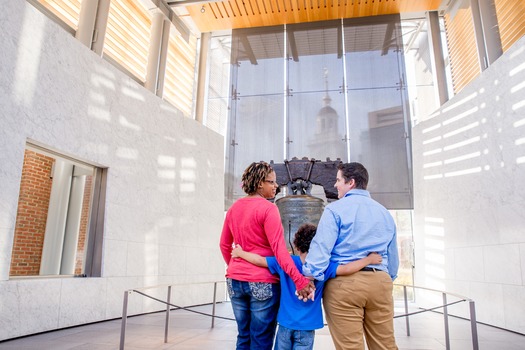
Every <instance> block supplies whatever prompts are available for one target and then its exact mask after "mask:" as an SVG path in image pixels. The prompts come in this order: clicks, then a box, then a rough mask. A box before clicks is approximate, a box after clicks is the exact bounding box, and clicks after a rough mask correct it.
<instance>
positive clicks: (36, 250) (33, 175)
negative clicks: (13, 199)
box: [9, 150, 55, 276]
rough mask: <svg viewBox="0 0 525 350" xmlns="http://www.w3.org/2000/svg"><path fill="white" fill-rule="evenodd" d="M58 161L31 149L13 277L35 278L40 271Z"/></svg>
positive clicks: (26, 160)
mask: <svg viewBox="0 0 525 350" xmlns="http://www.w3.org/2000/svg"><path fill="white" fill-rule="evenodd" d="M54 161H55V160H54V159H53V158H51V157H47V156H45V155H42V154H38V153H36V152H33V151H30V150H26V152H25V155H24V166H23V168H22V181H21V184H20V195H19V198H18V211H17V215H16V224H15V237H14V243H13V254H12V258H11V270H10V273H9V274H10V275H11V276H34V275H38V273H39V271H40V259H41V257H42V247H43V244H44V234H45V232H46V221H47V211H48V207H49V197H50V195H51V184H52V179H51V168H52V165H53V162H54Z"/></svg>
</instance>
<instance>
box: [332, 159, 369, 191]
mask: <svg viewBox="0 0 525 350" xmlns="http://www.w3.org/2000/svg"><path fill="white" fill-rule="evenodd" d="M337 169H338V170H341V173H342V174H343V178H344V179H345V183H347V182H348V181H350V180H352V179H354V180H355V188H358V189H361V190H366V186H368V171H367V170H366V168H365V167H364V166H363V164H361V163H357V162H353V163H342V164H339V165H338V166H337Z"/></svg>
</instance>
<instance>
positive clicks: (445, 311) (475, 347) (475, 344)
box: [119, 281, 479, 350]
mask: <svg viewBox="0 0 525 350" xmlns="http://www.w3.org/2000/svg"><path fill="white" fill-rule="evenodd" d="M225 282H226V281H215V282H201V283H192V284H191V285H197V284H211V283H213V302H212V313H211V315H210V314H207V313H204V312H199V311H195V310H191V309H190V308H189V307H182V306H178V305H174V304H172V303H171V290H172V288H171V287H173V286H181V285H175V284H172V285H157V286H151V287H145V288H137V289H129V290H126V291H124V301H123V306H122V325H121V329H120V347H119V349H120V350H124V344H125V341H126V325H127V319H128V300H129V295H131V293H137V294H139V295H142V296H144V297H146V298H149V299H152V300H156V301H158V302H160V303H162V304H165V305H166V321H165V323H164V343H167V342H168V332H169V323H170V311H171V310H172V308H173V310H180V309H182V310H186V311H189V312H193V313H197V314H201V315H204V316H209V317H211V328H214V327H215V319H216V318H219V319H225V320H231V321H235V319H233V318H229V317H222V316H217V315H215V306H216V304H217V284H218V283H225ZM394 286H397V287H402V288H403V296H404V306H405V313H404V314H402V315H396V316H394V318H400V317H405V320H406V330H407V336H410V316H413V315H416V314H420V313H424V312H429V311H435V310H438V309H441V308H442V309H443V321H444V326H445V346H446V349H447V350H450V332H449V323H448V317H449V315H448V307H449V306H451V305H454V304H458V303H462V302H468V303H469V309H470V328H471V334H472V349H473V350H479V343H478V330H477V322H476V306H475V303H474V301H473V300H472V299H469V298H467V297H464V296H462V295H459V294H454V293H448V292H444V291H441V290H437V289H431V288H425V287H418V286H407V285H404V284H394ZM158 288H167V296H166V300H165V301H164V300H161V299H159V298H156V297H153V296H151V295H148V294H146V293H145V292H144V291H146V290H150V289H158ZM407 288H414V289H423V290H427V291H431V292H436V293H441V294H442V297H443V305H439V306H435V307H432V308H429V309H420V310H419V311H414V312H408V292H407ZM447 295H448V296H454V297H456V298H458V299H459V300H456V301H454V302H448V300H447Z"/></svg>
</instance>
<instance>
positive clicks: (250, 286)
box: [220, 162, 313, 350]
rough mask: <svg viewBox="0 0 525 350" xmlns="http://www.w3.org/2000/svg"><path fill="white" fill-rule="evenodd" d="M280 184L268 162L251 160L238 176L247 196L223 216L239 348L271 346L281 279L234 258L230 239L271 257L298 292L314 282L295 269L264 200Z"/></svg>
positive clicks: (224, 250)
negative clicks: (240, 176) (273, 257)
mask: <svg viewBox="0 0 525 350" xmlns="http://www.w3.org/2000/svg"><path fill="white" fill-rule="evenodd" d="M278 186H279V185H278V184H277V183H276V174H275V172H274V171H273V169H272V167H271V166H270V165H269V164H268V163H266V162H258V163H255V162H254V163H252V164H250V166H248V168H246V170H245V171H244V174H243V175H242V188H243V190H244V192H246V194H247V196H246V197H243V198H241V199H239V200H237V201H236V202H235V203H234V204H233V205H232V206H231V207H230V209H229V210H228V212H227V213H226V219H225V220H224V226H223V229H222V234H221V241H220V248H221V252H222V256H223V257H224V261H225V262H226V264H227V265H228V268H227V271H226V278H227V285H228V293H229V294H230V298H231V303H232V307H233V312H234V315H235V320H236V321H237V328H238V335H237V349H258V350H264V349H268V350H270V349H271V348H272V345H273V338H274V334H275V328H276V318H277V311H278V309H279V299H280V287H279V278H278V277H277V276H275V275H272V274H271V273H270V271H269V270H268V268H265V267H258V266H255V265H252V264H250V263H249V262H247V261H246V260H243V259H239V258H233V259H232V258H231V252H232V249H233V248H232V245H233V244H240V245H241V246H242V247H243V249H244V250H246V251H249V252H252V253H256V254H259V255H261V256H275V257H276V258H277V261H278V262H279V265H280V266H281V267H282V268H283V270H284V271H286V273H287V274H288V275H289V276H290V277H291V278H292V279H293V281H294V283H295V286H296V288H297V290H298V291H299V293H300V294H301V295H306V294H310V292H311V291H313V283H311V282H310V281H309V280H308V279H307V278H305V277H304V276H303V275H302V274H301V273H300V272H299V270H297V268H296V267H295V264H294V262H293V260H292V258H291V257H290V254H289V253H288V251H287V249H286V243H285V241H284V235H283V227H282V224H281V216H280V214H279V210H278V209H277V206H276V205H275V204H273V203H271V202H270V201H268V199H271V198H274V197H275V194H276V190H277V188H278Z"/></svg>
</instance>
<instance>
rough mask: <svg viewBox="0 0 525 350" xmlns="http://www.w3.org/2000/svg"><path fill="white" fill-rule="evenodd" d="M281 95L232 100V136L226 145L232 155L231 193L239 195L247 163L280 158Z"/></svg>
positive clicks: (235, 197)
mask: <svg viewBox="0 0 525 350" xmlns="http://www.w3.org/2000/svg"><path fill="white" fill-rule="evenodd" d="M283 108H284V96H283V95H265V96H252V97H242V98H240V99H239V100H238V101H237V103H236V107H235V109H236V118H235V139H234V140H232V141H233V145H232V144H230V146H229V147H230V156H231V155H232V154H234V169H233V174H234V177H233V186H232V187H233V188H232V189H233V196H234V198H233V199H234V200H235V199H237V198H239V197H243V196H245V195H246V194H245V193H244V192H243V190H242V188H241V186H240V184H241V176H242V173H243V172H244V169H246V167H247V166H248V165H249V164H250V163H251V162H257V161H261V160H264V161H266V162H270V161H271V160H274V161H275V162H279V163H281V162H282V161H283V141H282V140H283V127H282V123H283V122H282V120H283V119H282V115H283Z"/></svg>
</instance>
